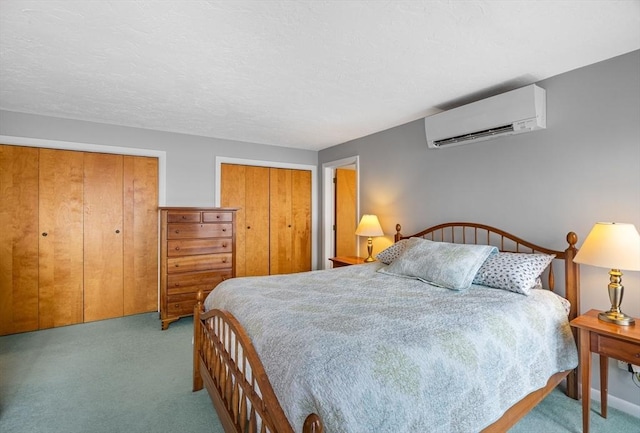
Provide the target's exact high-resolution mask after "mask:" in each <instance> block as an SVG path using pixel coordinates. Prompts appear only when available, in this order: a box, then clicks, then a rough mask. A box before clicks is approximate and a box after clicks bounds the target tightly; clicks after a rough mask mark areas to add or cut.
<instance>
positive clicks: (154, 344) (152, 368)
mask: <svg viewBox="0 0 640 433" xmlns="http://www.w3.org/2000/svg"><path fill="white" fill-rule="evenodd" d="M192 329H193V321H192V320H191V318H184V319H181V320H179V321H177V322H174V323H172V324H171V326H170V327H169V329H168V330H166V331H161V330H160V321H159V320H158V314H157V313H148V314H139V315H135V316H128V317H124V318H118V319H111V320H104V321H100V322H92V323H85V324H82V325H73V326H66V327H61V328H54V329H47V330H42V331H36V332H29V333H24V334H15V335H8V336H4V337H0V431H1V432H2V433H23V432H25V433H26V432H30V433H31V432H34V433H48V432H52V433H53V432H55V433H62V432H64V433H76V432H77V433H81V432H82V433H85V432H95V433H120V432H122V433H146V432H161V433H162V432H167V433H168V432H190V433H222V432H223V430H222V427H221V425H220V422H219V421H218V419H217V416H216V414H215V411H214V409H213V407H212V405H211V401H210V399H209V395H208V394H207V392H206V391H204V390H202V391H199V392H196V393H193V392H192V391H191V369H192V346H191V337H192ZM593 407H594V409H593V410H592V413H591V426H592V430H591V431H592V432H593V433H607V432H616V433H640V419H638V418H634V417H632V416H630V415H628V414H625V413H623V412H620V411H617V410H615V409H613V408H610V409H609V417H608V419H604V418H601V417H600V416H599V414H598V413H597V410H598V409H599V405H597V404H594V405H593ZM581 430H582V415H581V406H580V402H578V401H575V400H571V399H569V398H568V397H566V396H565V395H564V394H563V393H562V392H560V391H557V390H556V391H554V392H553V393H552V394H551V395H549V396H548V397H547V398H546V399H545V400H544V401H543V402H542V403H541V404H540V405H538V406H537V407H536V408H535V409H534V410H533V411H532V412H531V413H529V414H528V415H527V416H526V417H525V418H523V419H522V420H521V421H520V422H519V423H518V424H517V425H516V426H514V427H513V428H512V429H511V430H509V433H579V432H580V431H581ZM326 433H330V432H326ZM394 433H396V432H394ZM421 433H422V432H421ZM425 433H426V432H425Z"/></svg>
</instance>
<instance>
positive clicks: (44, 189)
mask: <svg viewBox="0 0 640 433" xmlns="http://www.w3.org/2000/svg"><path fill="white" fill-rule="evenodd" d="M83 165H84V155H83V153H82V152H73V151H65V150H52V149H40V194H39V196H40V200H39V208H40V216H39V224H40V229H39V233H40V236H39V239H40V248H39V269H40V271H39V286H40V289H39V296H40V302H39V328H40V329H43V328H52V327H55V326H64V325H70V324H74V323H82V320H83V296H82V295H83Z"/></svg>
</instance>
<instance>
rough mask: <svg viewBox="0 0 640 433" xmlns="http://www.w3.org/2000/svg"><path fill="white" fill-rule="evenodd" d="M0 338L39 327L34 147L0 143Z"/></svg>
mask: <svg viewBox="0 0 640 433" xmlns="http://www.w3.org/2000/svg"><path fill="white" fill-rule="evenodd" d="M0 202H1V203H2V205H1V206H0V335H6V334H12V333H15V332H25V331H32V330H35V329H38V149H34V148H28V147H21V146H7V145H0Z"/></svg>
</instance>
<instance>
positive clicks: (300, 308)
mask: <svg viewBox="0 0 640 433" xmlns="http://www.w3.org/2000/svg"><path fill="white" fill-rule="evenodd" d="M396 231H397V233H396V235H395V240H396V243H395V244H394V245H392V247H390V248H388V249H387V250H385V251H384V252H381V253H380V254H379V255H378V258H379V260H381V261H378V262H374V263H371V264H365V265H358V266H350V267H343V268H338V269H332V270H326V271H312V272H307V273H301V274H292V275H280V276H268V277H250V278H237V279H231V280H228V281H226V282H224V283H223V284H221V285H219V286H218V287H216V290H214V291H213V292H212V294H211V295H209V297H207V299H206V300H203V299H202V295H199V299H198V304H197V305H196V308H195V311H194V358H193V361H194V364H193V390H194V391H197V390H200V389H202V388H203V387H205V388H206V389H207V391H208V393H209V395H210V396H211V399H212V402H213V405H214V407H215V409H216V411H217V413H218V416H219V419H220V421H221V423H222V425H223V427H224V429H225V432H250V433H251V432H273V433H276V432H277V433H293V432H303V433H321V432H323V431H324V432H327V433H329V432H345V433H346V432H349V433H353V432H359V431H389V432H395V431H433V432H438V431H441V432H469V431H482V432H500V431H502V432H503V431H506V430H508V428H509V427H511V426H513V425H514V424H515V423H517V421H518V420H519V419H521V418H522V417H523V416H524V415H525V414H526V413H527V412H529V411H530V410H531V409H532V408H533V407H534V406H535V405H536V404H537V403H539V402H540V401H541V400H542V399H544V397H545V396H547V395H548V394H549V393H550V392H551V391H552V390H553V389H554V388H555V387H556V386H558V385H559V384H561V383H562V382H563V381H565V379H566V393H567V395H568V396H569V397H571V398H574V399H577V398H578V389H577V376H576V370H575V368H576V366H577V351H576V345H575V340H574V335H573V334H572V331H571V328H570V326H569V324H568V322H569V321H570V320H571V319H573V318H574V317H576V315H577V311H578V307H579V306H578V301H579V267H578V265H576V264H574V263H573V257H574V256H575V254H576V252H577V250H576V247H575V245H576V243H577V236H576V235H575V233H573V232H571V233H569V234H568V235H567V242H568V246H567V248H566V249H565V250H563V251H559V250H552V249H548V248H544V247H541V246H538V245H535V244H533V243H531V242H528V241H525V240H523V239H520V238H518V237H516V236H513V235H511V234H509V233H507V232H504V231H502V230H500V229H496V228H493V227H489V226H486V225H482V224H476V223H458V222H455V223H446V224H440V225H437V226H434V227H430V228H428V229H425V230H423V231H421V232H419V233H416V234H414V235H412V236H403V235H402V234H401V227H400V225H398V226H397V227H396ZM433 254H438V255H437V256H433ZM426 256H428V257H429V259H428V263H429V264H431V263H434V261H433V260H434V257H453V256H455V261H454V263H455V266H456V269H458V268H459V269H460V271H459V272H458V271H457V270H456V272H453V273H452V272H450V271H451V269H450V268H451V266H450V265H447V264H446V263H445V262H446V261H448V263H449V264H450V263H452V262H451V260H452V259H450V258H446V260H445V262H443V263H444V264H441V265H440V266H431V265H430V266H424V263H419V261H420V260H423V259H424V257H426ZM543 256H546V257H547V258H545V259H544V260H548V261H547V262H546V264H544V263H543V264H540V265H539V266H538V267H539V268H542V266H543V265H544V271H543V272H542V274H540V275H539V277H538V278H536V282H535V284H534V285H531V284H530V281H528V280H527V279H522V278H520V276H518V277H517V278H516V283H515V284H516V286H517V287H515V289H514V287H511V286H509V287H507V289H505V290H501V289H500V286H501V285H503V284H507V285H509V284H511V285H513V284H514V282H513V281H511V280H509V281H508V282H506V283H505V282H504V281H503V280H504V278H503V275H502V273H501V272H494V271H495V269H497V268H493V267H492V266H495V263H499V262H500V261H501V260H504V259H507V260H508V262H509V263H511V262H512V261H513V260H514V259H517V260H524V261H525V262H523V263H526V264H527V266H529V259H533V258H535V259H536V260H538V259H542V258H544V257H543ZM459 257H464V259H465V260H467V259H468V260H467V262H468V263H467V262H465V264H464V265H460V264H459V263H461V262H459ZM538 261H539V260H538ZM383 262H384V263H383ZM472 262H473V265H471V263H472ZM490 262H491V263H490ZM416 263H417V264H418V265H419V266H416ZM478 263H480V265H478ZM474 266H476V267H475V268H474ZM478 266H479V267H478ZM527 266H525V268H522V266H521V265H520V264H519V265H518V266H516V267H515V269H519V271H518V272H519V273H522V274H523V275H525V274H526V276H527V278H529V279H530V278H531V275H529V274H531V272H529V270H528V268H527ZM426 268H430V269H431V268H433V269H435V270H436V271H435V273H434V272H432V271H427V272H426V274H427V275H423V273H424V272H425V271H424V270H425V269H426ZM500 269H501V270H502V268H500ZM520 269H524V270H523V271H522V272H521V271H520ZM412 272H413V273H416V272H417V273H418V275H414V274H412ZM533 273H534V274H535V275H536V276H537V275H538V273H539V269H537V270H534V272H533ZM454 274H455V275H454ZM472 274H473V275H472ZM460 275H462V277H461V276H460ZM494 277H495V278H494ZM470 278H472V279H473V282H472V283H471V285H470V286H468V285H467V283H468V282H469V281H470ZM492 278H494V279H493V280H492ZM501 278H503V279H502V280H501ZM509 278H511V276H510V277H509ZM556 279H558V280H563V281H564V284H563V286H564V287H563V289H564V290H562V292H563V293H561V294H562V296H563V297H562V298H561V297H560V296H559V295H557V294H555V293H554V289H555V288H556ZM462 280H464V281H462ZM521 280H522V281H524V282H522V281H521ZM451 281H453V282H451ZM496 281H497V283H496ZM459 283H460V284H462V286H460V287H457V286H456V284H459ZM448 284H453V286H448ZM523 284H524V285H523ZM492 285H493V286H492ZM520 286H521V287H520ZM525 286H526V287H525ZM542 286H544V287H542ZM522 287H525V289H526V290H524V292H526V293H517V292H518V291H519V290H520V289H521V288H522ZM502 288H503V289H504V287H502ZM487 308H488V310H487ZM354 336H355V338H354Z"/></svg>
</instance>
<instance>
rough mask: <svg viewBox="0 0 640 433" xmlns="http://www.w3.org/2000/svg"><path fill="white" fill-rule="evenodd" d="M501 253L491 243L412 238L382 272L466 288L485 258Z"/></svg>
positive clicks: (459, 288)
mask: <svg viewBox="0 0 640 433" xmlns="http://www.w3.org/2000/svg"><path fill="white" fill-rule="evenodd" d="M497 252H498V249H497V248H496V247H492V246H487V245H467V244H452V243H448V242H432V241H429V240H426V239H421V238H411V239H409V242H408V243H407V247H406V248H405V250H404V251H403V252H402V253H401V254H400V256H399V257H398V258H397V259H396V260H394V261H393V262H392V263H391V264H390V265H389V266H386V267H385V268H382V269H380V270H379V272H383V273H386V274H389V275H396V276H401V277H407V278H415V279H417V280H420V281H424V282H426V283H430V284H433V285H436V286H440V287H445V288H447V289H452V290H464V289H468V288H469V287H470V286H471V283H472V281H473V277H474V276H475V275H476V273H477V272H478V269H479V268H480V266H481V265H482V263H483V262H484V261H485V259H486V258H487V257H488V256H489V255H490V254H495V253H497Z"/></svg>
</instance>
